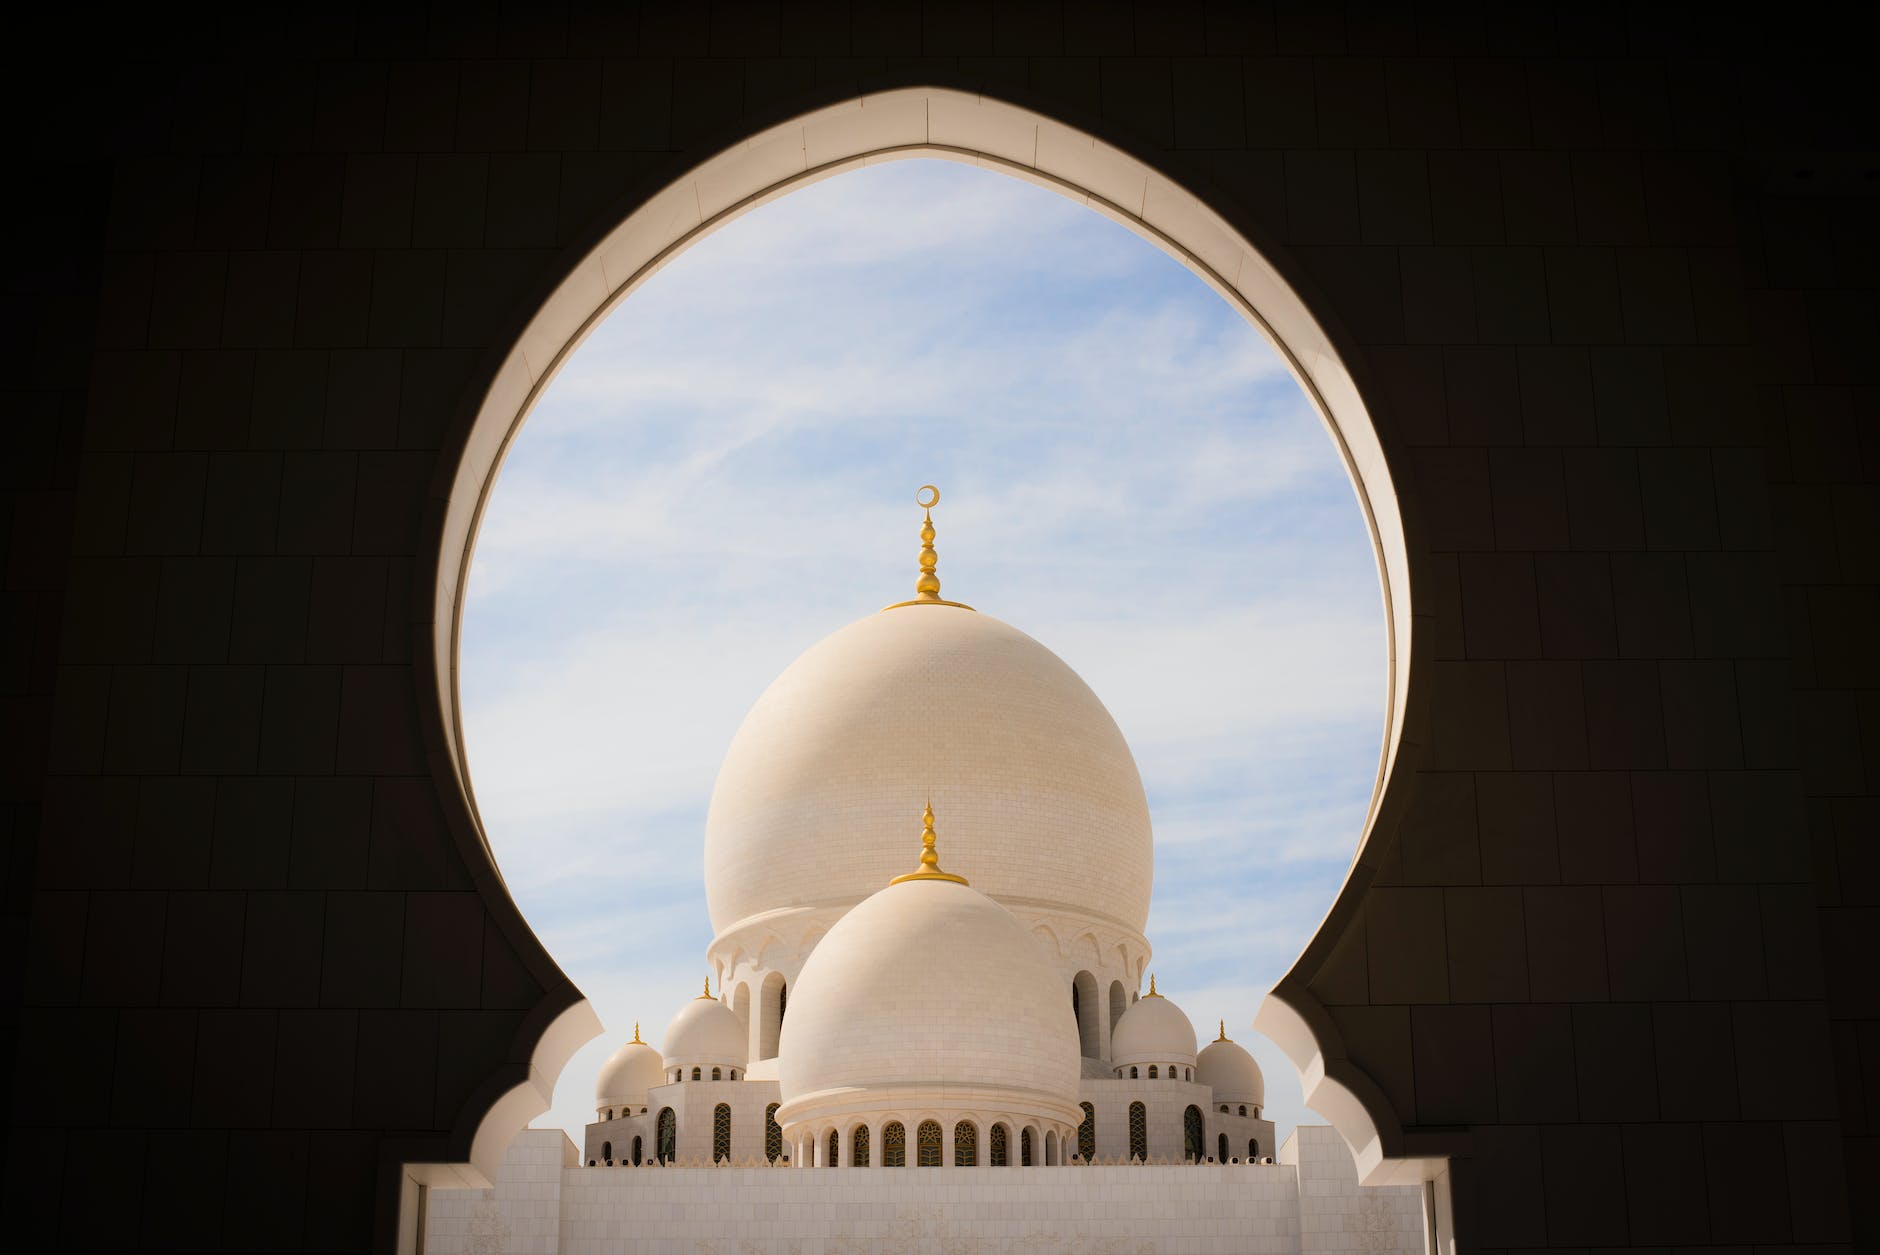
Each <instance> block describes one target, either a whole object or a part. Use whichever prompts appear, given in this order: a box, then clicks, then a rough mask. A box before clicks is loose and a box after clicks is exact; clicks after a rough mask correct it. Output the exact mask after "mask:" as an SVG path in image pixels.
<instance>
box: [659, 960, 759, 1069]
mask: <svg viewBox="0 0 1880 1255" xmlns="http://www.w3.org/2000/svg"><path fill="white" fill-rule="evenodd" d="M665 1044H666V1058H665V1066H666V1068H667V1070H668V1071H670V1070H672V1069H674V1068H678V1069H681V1070H684V1069H690V1068H701V1069H705V1071H704V1075H703V1077H701V1078H700V1079H709V1078H710V1076H711V1073H710V1069H711V1068H713V1067H717V1068H720V1069H731V1068H742V1067H744V1065H745V1060H746V1058H747V1056H748V1055H749V1054H750V1048H749V1045H748V1041H747V1037H746V1034H745V1031H744V1022H743V1021H742V1020H740V1019H738V1017H737V1014H736V1013H735V1012H733V1011H732V1009H731V1008H730V1007H728V1006H726V1005H725V1004H724V1003H722V1002H720V1001H718V999H716V998H714V997H712V990H711V978H710V977H709V976H708V977H706V978H705V992H703V993H701V994H700V995H699V996H698V997H696V998H694V999H692V1001H690V1002H688V1003H686V1004H685V1006H683V1007H681V1008H680V1009H679V1014H677V1015H675V1016H673V1017H672V1023H671V1024H668V1025H667V1026H666V1040H665ZM686 1075H687V1076H690V1075H691V1073H690V1072H689V1071H688V1072H687V1073H686ZM724 1079H727V1080H730V1079H734V1078H732V1077H730V1076H728V1075H727V1076H725V1077H724Z"/></svg>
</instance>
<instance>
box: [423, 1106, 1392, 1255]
mask: <svg viewBox="0 0 1880 1255" xmlns="http://www.w3.org/2000/svg"><path fill="white" fill-rule="evenodd" d="M1282 1153H1285V1154H1290V1155H1291V1156H1292V1158H1291V1159H1290V1160H1289V1161H1288V1162H1284V1163H1278V1164H1273V1165H1270V1166H1269V1165H1247V1164H1239V1165H1226V1166H1222V1165H1210V1166H1202V1167H1193V1166H1173V1165H1170V1166H1155V1165H1150V1166H1127V1167H1124V1166H1115V1167H1104V1166H1095V1167H1063V1168H1042V1167H1041V1168H953V1169H935V1170H933V1171H924V1170H921V1169H918V1168H901V1169H892V1168H850V1169H832V1170H827V1171H807V1172H805V1171H792V1170H790V1169H787V1168H654V1167H646V1168H637V1169H635V1168H614V1169H605V1168H584V1167H578V1166H575V1160H574V1147H573V1145H572V1144H571V1143H570V1142H569V1141H568V1140H567V1138H566V1136H565V1135H563V1134H562V1133H561V1132H559V1131H558V1130H552V1129H550V1130H539V1129H531V1130H529V1131H527V1132H524V1133H523V1134H521V1135H520V1136H518V1137H517V1139H516V1141H515V1142H514V1143H513V1144H512V1145H511V1147H510V1151H509V1156H508V1159H507V1160H506V1161H505V1165H504V1168H503V1171H502V1173H501V1175H500V1176H499V1178H498V1181H497V1186H496V1188H495V1189H494V1190H433V1191H431V1194H430V1200H429V1207H428V1210H427V1215H428V1228H427V1233H426V1242H425V1250H426V1251H427V1252H430V1253H432V1255H489V1253H492V1252H498V1251H501V1252H512V1251H513V1252H523V1253H526V1255H551V1253H560V1255H600V1253H601V1252H614V1251H622V1250H629V1249H630V1250H635V1251H641V1250H644V1251H672V1252H681V1251H683V1252H686V1253H687V1255H698V1253H699V1252H724V1253H725V1255H730V1253H731V1252H740V1253H742V1252H747V1251H788V1252H793V1253H797V1255H837V1253H842V1255H848V1253H850V1252H855V1253H860V1252H864V1251H875V1250H882V1249H890V1248H918V1249H927V1248H932V1249H935V1250H945V1251H948V1252H959V1253H960V1255H967V1253H970V1252H988V1253H989V1252H995V1251H1013V1252H1021V1251H1022V1252H1039V1251H1043V1252H1063V1253H1064V1255H1071V1253H1072V1252H1085V1251H1093V1250H1101V1251H1104V1252H1107V1253H1109V1255H1130V1253H1132V1252H1143V1253H1144V1255H1147V1253H1149V1252H1154V1253H1155V1255H1179V1253H1181V1252H1195V1253H1197V1255H1201V1253H1213V1252H1222V1253H1226V1252H1248V1253H1252V1255H1308V1253H1310V1255H1338V1253H1342V1252H1347V1251H1349V1252H1367V1253H1381V1252H1392V1253H1393V1255H1420V1253H1421V1252H1422V1251H1423V1230H1422V1196H1421V1192H1420V1191H1419V1190H1417V1189H1416V1188H1414V1187H1393V1188H1389V1189H1361V1188H1360V1187H1359V1186H1358V1184H1357V1175H1356V1172H1355V1170H1354V1168H1353V1167H1352V1163H1351V1156H1350V1152H1349V1151H1347V1150H1346V1149H1345V1147H1344V1143H1343V1142H1342V1141H1340V1140H1339V1138H1338V1135H1337V1134H1336V1133H1334V1132H1333V1131H1332V1130H1330V1129H1318V1128H1306V1129H1301V1130H1299V1132H1298V1133H1297V1134H1295V1136H1294V1137H1293V1138H1291V1139H1288V1141H1287V1143H1286V1146H1285V1148H1283V1151H1282Z"/></svg>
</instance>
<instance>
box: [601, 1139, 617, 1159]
mask: <svg viewBox="0 0 1880 1255" xmlns="http://www.w3.org/2000/svg"><path fill="white" fill-rule="evenodd" d="M613 1161H614V1144H613V1143H612V1142H602V1143H601V1162H602V1163H612V1162H613Z"/></svg>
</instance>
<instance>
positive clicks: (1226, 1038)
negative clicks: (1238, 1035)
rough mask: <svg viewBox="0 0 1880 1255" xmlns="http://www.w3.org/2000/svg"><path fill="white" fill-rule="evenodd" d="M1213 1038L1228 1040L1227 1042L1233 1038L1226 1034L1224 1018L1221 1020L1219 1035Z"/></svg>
mask: <svg viewBox="0 0 1880 1255" xmlns="http://www.w3.org/2000/svg"><path fill="white" fill-rule="evenodd" d="M1214 1040H1215V1041H1228V1042H1231V1041H1232V1040H1234V1039H1233V1038H1231V1037H1229V1036H1228V1035H1227V1021H1226V1020H1222V1021H1221V1035H1220V1036H1219V1037H1216V1038H1215V1039H1214Z"/></svg>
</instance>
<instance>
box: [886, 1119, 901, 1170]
mask: <svg viewBox="0 0 1880 1255" xmlns="http://www.w3.org/2000/svg"><path fill="white" fill-rule="evenodd" d="M881 1166H882V1167H884V1168H905V1167H907V1129H906V1128H905V1127H904V1126H903V1125H902V1124H901V1122H900V1121H899V1120H891V1121H889V1122H888V1127H887V1128H885V1129H883V1130H881Z"/></svg>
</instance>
